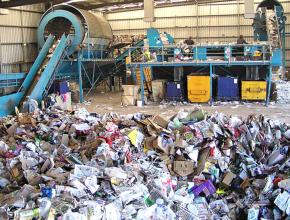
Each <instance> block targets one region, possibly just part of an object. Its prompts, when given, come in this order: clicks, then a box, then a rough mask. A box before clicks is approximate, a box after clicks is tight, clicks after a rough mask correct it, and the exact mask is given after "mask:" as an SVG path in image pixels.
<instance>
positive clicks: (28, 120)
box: [17, 113, 36, 126]
mask: <svg viewBox="0 0 290 220" xmlns="http://www.w3.org/2000/svg"><path fill="white" fill-rule="evenodd" d="M17 120H18V122H19V123H20V124H23V125H24V124H32V125H33V126H35V125H36V120H35V119H34V118H32V117H31V116H30V115H29V114H22V113H21V114H18V116H17Z"/></svg>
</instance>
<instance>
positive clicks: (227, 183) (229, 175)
mask: <svg viewBox="0 0 290 220" xmlns="http://www.w3.org/2000/svg"><path fill="white" fill-rule="evenodd" d="M236 176H237V175H236V174H234V173H232V172H227V173H226V174H225V176H224V179H223V181H222V184H223V185H224V186H225V187H229V186H230V185H231V183H232V181H233V180H234V179H235V178H236Z"/></svg>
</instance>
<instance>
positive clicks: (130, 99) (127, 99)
mask: <svg viewBox="0 0 290 220" xmlns="http://www.w3.org/2000/svg"><path fill="white" fill-rule="evenodd" d="M122 105H124V106H127V105H129V106H135V105H136V98H135V97H134V96H131V95H123V96H122Z"/></svg>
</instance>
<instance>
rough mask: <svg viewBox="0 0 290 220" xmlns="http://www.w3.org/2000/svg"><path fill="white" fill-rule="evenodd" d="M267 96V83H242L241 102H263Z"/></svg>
mask: <svg viewBox="0 0 290 220" xmlns="http://www.w3.org/2000/svg"><path fill="white" fill-rule="evenodd" d="M266 96H267V82H265V81H242V100H265V99H266Z"/></svg>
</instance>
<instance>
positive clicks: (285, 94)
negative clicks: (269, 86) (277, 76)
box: [275, 81, 290, 104]
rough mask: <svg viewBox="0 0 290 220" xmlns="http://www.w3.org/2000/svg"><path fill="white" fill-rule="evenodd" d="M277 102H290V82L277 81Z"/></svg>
mask: <svg viewBox="0 0 290 220" xmlns="http://www.w3.org/2000/svg"><path fill="white" fill-rule="evenodd" d="M275 84H276V93H277V103H279V104H289V103H290V82H287V81H276V82H275Z"/></svg>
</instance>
